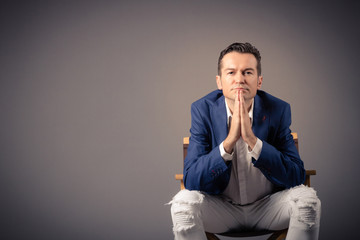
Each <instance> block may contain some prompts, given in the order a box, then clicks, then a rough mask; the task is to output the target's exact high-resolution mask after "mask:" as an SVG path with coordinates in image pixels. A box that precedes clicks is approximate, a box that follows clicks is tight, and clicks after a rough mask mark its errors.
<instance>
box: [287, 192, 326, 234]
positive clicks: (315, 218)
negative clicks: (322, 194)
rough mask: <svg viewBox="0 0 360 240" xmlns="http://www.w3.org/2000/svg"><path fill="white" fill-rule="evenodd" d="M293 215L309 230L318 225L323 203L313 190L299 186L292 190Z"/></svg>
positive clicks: (290, 194)
mask: <svg viewBox="0 0 360 240" xmlns="http://www.w3.org/2000/svg"><path fill="white" fill-rule="evenodd" d="M289 196H290V204H291V209H292V212H291V215H292V217H294V218H296V219H297V220H298V221H299V222H301V223H303V224H305V225H306V226H307V228H311V227H313V226H314V225H318V224H319V221H320V214H321V201H320V199H319V198H318V196H317V194H316V191H315V190H314V189H313V188H309V187H306V186H303V185H302V186H298V187H295V188H293V189H290V193H289Z"/></svg>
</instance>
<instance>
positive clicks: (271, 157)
mask: <svg viewBox="0 0 360 240" xmlns="http://www.w3.org/2000/svg"><path fill="white" fill-rule="evenodd" d="M253 113H254V114H253V125H252V130H253V132H254V134H255V136H257V137H258V138H259V139H260V140H262V142H263V147H262V151H261V154H260V157H259V159H258V160H255V159H253V164H254V166H255V167H257V168H259V169H260V170H261V172H262V173H263V174H264V175H265V177H266V178H267V179H268V180H269V181H271V182H272V183H273V184H274V185H275V186H276V187H277V188H280V189H285V188H290V187H294V186H296V185H299V184H302V183H303V182H304V180H305V174H306V173H305V169H304V164H303V162H302V160H301V159H300V156H299V153H298V151H297V149H296V147H295V143H294V140H293V137H292V135H291V131H290V124H291V111H290V105H289V104H288V103H286V102H284V101H282V100H280V99H278V98H275V97H274V96H272V95H270V94H268V93H266V92H264V91H260V90H258V91H257V94H256V96H255V99H254V112H253ZM190 133H191V136H190V141H189V147H188V153H187V156H186V158H185V161H184V184H185V187H186V189H189V190H199V191H203V192H206V193H209V194H221V193H222V192H223V191H224V190H225V188H226V186H227V185H228V183H229V180H230V173H231V161H230V162H227V163H226V162H225V161H224V160H223V158H222V157H221V155H220V150H219V145H220V144H221V142H222V141H224V139H225V138H226V137H227V135H228V127H227V115H226V106H225V97H224V95H223V94H222V91H221V90H216V91H213V92H211V93H210V94H208V95H206V96H205V97H203V98H201V99H199V100H198V101H196V102H194V103H193V104H192V105H191V129H190Z"/></svg>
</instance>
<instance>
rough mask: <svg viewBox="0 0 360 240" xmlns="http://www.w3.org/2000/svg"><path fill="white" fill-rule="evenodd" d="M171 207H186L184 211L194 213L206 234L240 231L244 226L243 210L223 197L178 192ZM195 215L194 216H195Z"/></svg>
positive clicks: (196, 192) (192, 192) (183, 191)
mask: <svg viewBox="0 0 360 240" xmlns="http://www.w3.org/2000/svg"><path fill="white" fill-rule="evenodd" d="M171 203H172V205H173V206H174V205H176V204H180V205H182V207H183V205H184V204H185V205H187V207H186V209H187V210H190V211H191V212H192V213H194V212H196V213H197V214H198V216H195V217H199V219H200V222H201V224H202V226H203V228H204V230H205V231H206V232H211V233H223V232H228V231H230V230H232V229H239V228H240V229H241V226H243V225H244V224H245V218H244V212H243V209H242V208H240V207H237V206H234V205H232V204H231V203H230V202H228V201H227V200H225V199H224V198H223V197H221V196H218V195H208V194H205V193H202V192H199V191H189V190H182V191H180V192H179V193H178V194H177V195H176V196H175V197H174V199H173V201H172V202H171ZM197 214H196V215H197Z"/></svg>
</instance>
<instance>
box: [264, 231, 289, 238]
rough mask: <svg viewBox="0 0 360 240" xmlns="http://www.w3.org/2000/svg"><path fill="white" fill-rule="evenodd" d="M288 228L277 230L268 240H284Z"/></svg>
mask: <svg viewBox="0 0 360 240" xmlns="http://www.w3.org/2000/svg"><path fill="white" fill-rule="evenodd" d="M287 231H288V230H287V229H285V230H280V231H276V232H274V233H273V234H271V236H270V237H269V238H268V240H284V239H285V238H286V234H287Z"/></svg>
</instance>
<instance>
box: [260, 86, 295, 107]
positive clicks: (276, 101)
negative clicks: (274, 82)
mask: <svg viewBox="0 0 360 240" xmlns="http://www.w3.org/2000/svg"><path fill="white" fill-rule="evenodd" d="M257 95H258V96H259V97H260V99H261V100H262V101H263V103H264V104H266V105H268V106H273V107H275V106H278V107H285V106H288V105H289V104H288V103H287V102H285V101H284V100H282V99H280V98H277V97H275V96H273V95H271V94H270V93H267V92H265V91H262V90H258V91H257Z"/></svg>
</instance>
